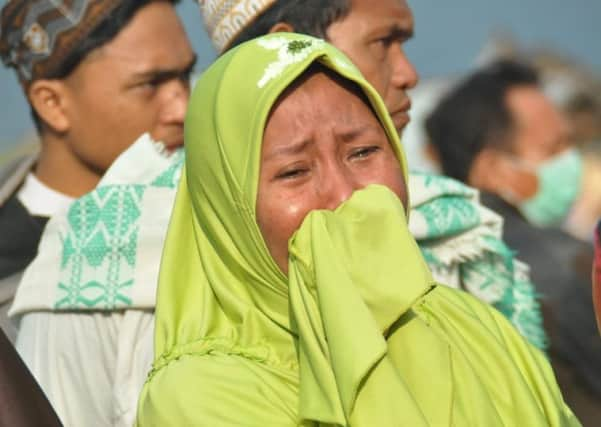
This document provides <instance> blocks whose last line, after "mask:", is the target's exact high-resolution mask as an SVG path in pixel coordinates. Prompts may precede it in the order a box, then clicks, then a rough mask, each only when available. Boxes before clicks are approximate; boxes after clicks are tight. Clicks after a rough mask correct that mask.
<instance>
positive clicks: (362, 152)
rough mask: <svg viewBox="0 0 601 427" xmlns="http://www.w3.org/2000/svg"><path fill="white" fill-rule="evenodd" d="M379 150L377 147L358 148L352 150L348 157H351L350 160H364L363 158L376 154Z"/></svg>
mask: <svg viewBox="0 0 601 427" xmlns="http://www.w3.org/2000/svg"><path fill="white" fill-rule="evenodd" d="M379 150H380V147H378V146H372V147H364V148H359V149H357V150H354V151H353V152H352V153H351V155H350V157H351V159H358V160H362V159H365V158H367V157H369V156H371V155H372V154H374V153H376V152H377V151H379Z"/></svg>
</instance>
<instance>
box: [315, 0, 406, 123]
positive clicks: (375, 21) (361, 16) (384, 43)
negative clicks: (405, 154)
mask: <svg viewBox="0 0 601 427" xmlns="http://www.w3.org/2000/svg"><path fill="white" fill-rule="evenodd" d="M412 35H413V14H412V13H411V9H409V6H408V5H407V3H406V1H405V0H351V10H350V12H349V14H348V15H347V16H345V17H344V18H342V19H340V20H338V21H336V22H334V23H333V24H332V25H330V27H329V28H328V30H327V38H328V41H329V42H331V43H332V44H333V45H334V46H336V47H337V48H338V49H340V50H341V51H343V52H344V53H345V54H346V55H347V56H348V57H349V58H350V59H351V60H352V61H353V62H354V63H355V65H356V66H357V67H358V68H359V70H360V71H361V72H362V73H363V75H364V76H365V78H366V79H367V80H368V81H369V82H370V83H371V84H372V86H374V88H375V89H376V90H377V91H378V92H379V93H380V95H381V96H382V98H383V99H384V102H385V103H386V107H387V108H388V111H389V112H390V114H391V116H392V119H393V121H394V124H395V126H396V128H397V130H399V131H401V130H402V129H403V128H404V127H405V126H406V125H407V123H408V122H409V109H410V107H411V101H410V99H409V96H408V95H407V91H408V90H409V89H411V88H413V87H415V85H416V84H417V81H418V76H417V72H416V71H415V68H414V67H413V65H412V64H411V62H409V60H408V59H407V56H406V55H405V52H404V50H403V45H404V43H405V42H406V41H407V40H409V39H410V38H411V37H412Z"/></svg>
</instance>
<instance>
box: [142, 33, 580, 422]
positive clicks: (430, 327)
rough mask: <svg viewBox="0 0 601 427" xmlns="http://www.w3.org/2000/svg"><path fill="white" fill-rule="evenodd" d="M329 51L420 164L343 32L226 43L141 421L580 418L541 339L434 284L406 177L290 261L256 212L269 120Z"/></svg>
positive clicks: (190, 178) (297, 248) (305, 230)
mask: <svg viewBox="0 0 601 427" xmlns="http://www.w3.org/2000/svg"><path fill="white" fill-rule="evenodd" d="M315 61H319V62H320V63H322V64H324V65H325V66H327V67H329V68H331V69H332V70H334V71H335V72H337V73H338V74H340V75H342V76H344V77H346V78H348V79H350V80H352V81H355V82H356V83H358V84H359V86H360V87H361V88H362V89H363V90H364V92H365V93H366V95H367V97H368V99H369V100H370V102H371V103H372V107H373V109H374V111H375V112H376V114H377V115H378V118H379V120H380V122H381V123H382V125H383V127H384V128H385V130H386V133H387V135H388V138H389V140H390V143H391V145H392V146H393V148H394V151H395V152H396V154H397V156H398V158H399V161H400V163H401V165H402V167H403V170H405V171H406V163H405V160H404V157H403V156H404V155H403V152H402V148H401V145H400V142H399V139H398V136H397V135H396V131H395V129H394V126H393V125H392V123H391V121H390V118H389V116H388V114H387V112H386V109H385V106H384V104H383V102H382V101H381V99H380V98H379V97H378V96H377V94H376V93H375V91H374V90H373V89H372V88H371V86H369V85H368V84H367V83H366V82H365V80H364V79H363V78H362V76H361V75H360V74H359V72H358V71H357V70H356V68H355V67H354V66H353V65H352V64H351V63H350V62H349V61H348V59H346V58H345V57H344V56H343V55H342V54H341V53H339V52H338V51H337V50H335V49H334V48H333V47H331V46H329V45H328V44H326V43H325V42H323V41H321V40H317V39H314V38H310V37H307V36H301V35H297V34H276V35H271V36H267V37H264V38H261V39H258V40H255V41H251V42H249V43H246V44H244V45H242V46H241V47H239V48H237V49H234V50H233V51H231V52H229V53H228V54H226V55H224V56H223V57H221V58H220V59H219V60H218V61H217V62H216V63H215V64H214V65H213V66H212V67H211V68H210V69H209V70H208V71H207V72H206V73H205V74H204V75H203V76H202V77H201V79H200V81H199V82H198V84H197V86H196V88H195V90H194V93H193V95H192V98H191V104H190V108H189V112H188V116H187V118H186V128H185V140H186V152H187V155H186V165H185V168H184V172H183V176H182V180H181V182H180V187H179V190H178V194H177V197H176V202H175V208H174V211H173V216H172V219H171V224H170V227H169V232H168V236H167V242H166V246H165V250H164V254H163V260H162V266H161V273H160V280H159V291H158V300H157V310H156V317H157V319H156V336H155V355H156V357H155V363H154V366H153V370H152V371H151V373H150V375H149V379H148V381H147V383H146V384H145V386H144V389H143V391H142V395H141V397H140V403H139V408H138V419H137V425H138V426H167V425H173V426H195V425H198V426H295V425H303V426H317V425H321V426H397V425H407V426H412V427H413V426H418V427H419V426H451V425H453V426H513V425H520V424H523V423H524V422H526V423H527V424H528V425H529V426H549V425H551V426H570V425H579V424H578V422H577V420H575V418H574V417H573V415H572V414H571V412H570V410H569V408H567V407H566V406H565V404H564V403H563V400H562V397H561V394H560V392H559V390H558V388H557V385H556V383H555V380H554V378H553V374H552V372H551V370H550V367H549V365H548V363H547V362H546V360H545V359H544V357H543V356H542V354H541V353H540V352H539V351H538V350H536V349H535V348H533V347H532V346H530V345H529V344H528V343H526V341H524V339H523V338H522V337H521V336H520V335H519V334H518V333H517V332H516V331H515V330H514V329H513V327H512V326H511V325H510V324H509V323H508V322H507V320H506V319H505V318H504V317H503V316H502V315H501V314H499V313H498V312H497V311H496V310H495V309H493V308H491V307H489V306H486V305H484V304H482V303H481V302H478V301H477V300H475V299H474V298H472V297H470V296H469V295H467V294H465V293H463V292H460V291H455V290H452V289H448V288H445V287H442V286H438V285H436V284H435V283H434V282H433V279H432V278H431V275H430V272H429V271H428V268H427V266H426V264H425V262H424V260H423V259H422V257H421V255H420V252H419V249H418V247H417V245H416V243H415V241H414V239H413V238H412V237H411V235H410V233H409V231H408V227H407V218H406V215H405V212H404V208H403V206H402V204H401V202H400V201H399V200H398V198H397V197H396V196H395V195H394V194H393V193H392V192H391V191H390V190H389V189H387V188H385V187H382V186H379V185H373V186H369V187H367V188H366V189H363V190H360V191H357V192H355V193H354V194H353V196H352V197H351V198H350V199H349V200H348V201H346V202H345V203H343V204H342V205H341V206H340V207H338V208H337V209H336V210H335V211H313V212H311V213H310V214H309V215H308V216H307V217H306V218H305V220H304V222H303V224H302V226H301V227H300V229H299V230H297V232H296V233H295V235H294V236H293V237H292V238H291V240H290V242H289V249H290V259H289V276H288V277H286V276H285V275H284V274H283V273H282V272H281V271H280V270H279V269H278V268H277V266H276V264H275V262H274V261H273V259H272V258H271V257H270V255H269V252H268V250H267V248H266V245H265V243H264V241H263V238H262V236H261V233H260V230H259V228H258V225H257V222H256V212H255V205H256V197H257V185H258V177H259V171H260V152H261V143H262V138H263V130H264V128H265V123H266V120H267V117H268V115H269V112H270V110H271V108H272V106H273V105H274V103H275V102H276V101H277V99H278V97H279V96H280V94H281V93H282V92H283V91H284V89H285V88H286V87H287V86H289V85H290V83H291V82H292V81H294V80H295V79H296V78H298V77H299V76H300V75H301V74H302V73H303V71H304V70H306V69H307V68H308V67H309V66H310V65H311V64H312V63H313V62H315Z"/></svg>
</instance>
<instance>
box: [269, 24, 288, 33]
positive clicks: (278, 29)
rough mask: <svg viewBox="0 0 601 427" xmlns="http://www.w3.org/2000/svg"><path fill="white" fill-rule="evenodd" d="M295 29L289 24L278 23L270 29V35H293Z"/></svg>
mask: <svg viewBox="0 0 601 427" xmlns="http://www.w3.org/2000/svg"><path fill="white" fill-rule="evenodd" d="M293 32H294V27H293V26H292V25H290V24H289V23H287V22H278V23H277V24H275V25H274V26H273V27H271V28H270V29H269V33H293Z"/></svg>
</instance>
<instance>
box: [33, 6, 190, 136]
mask: <svg viewBox="0 0 601 427" xmlns="http://www.w3.org/2000/svg"><path fill="white" fill-rule="evenodd" d="M154 1H156V0H128V1H124V2H122V4H121V5H119V6H117V7H116V8H115V9H114V10H113V11H112V12H111V13H109V14H108V15H107V16H106V17H105V18H104V19H103V20H102V21H101V22H100V23H99V24H98V26H97V27H96V28H95V29H94V30H93V31H92V32H91V33H90V34H89V35H88V36H87V37H86V38H85V39H84V40H82V41H81V43H79V44H78V45H77V47H76V48H75V49H74V50H73V52H71V53H70V54H69V55H68V56H67V58H65V60H64V61H63V63H62V65H61V66H60V67H59V68H58V69H57V70H56V71H55V72H54V73H52V74H51V75H49V76H46V77H44V78H45V79H64V78H66V77H68V76H69V74H71V73H72V72H73V71H74V70H75V69H76V68H77V66H78V65H79V64H80V63H81V61H83V60H84V59H85V58H86V56H88V55H89V54H90V52H92V51H93V50H94V49H96V48H99V47H101V46H103V45H105V44H107V43H109V42H110V41H111V40H113V39H114V38H115V37H117V34H119V32H121V30H122V29H123V28H125V26H127V24H128V23H129V21H131V19H132V18H133V17H134V15H135V14H136V12H138V11H139V10H140V9H142V8H143V7H144V6H146V5H148V4H149V3H152V2H154ZM166 1H169V2H170V3H174V4H176V3H178V2H179V0H166ZM31 118H32V119H33V122H34V124H35V127H36V129H37V130H38V132H39V133H41V131H42V119H41V117H40V116H39V115H38V114H37V112H36V111H35V109H34V108H33V107H31Z"/></svg>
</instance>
